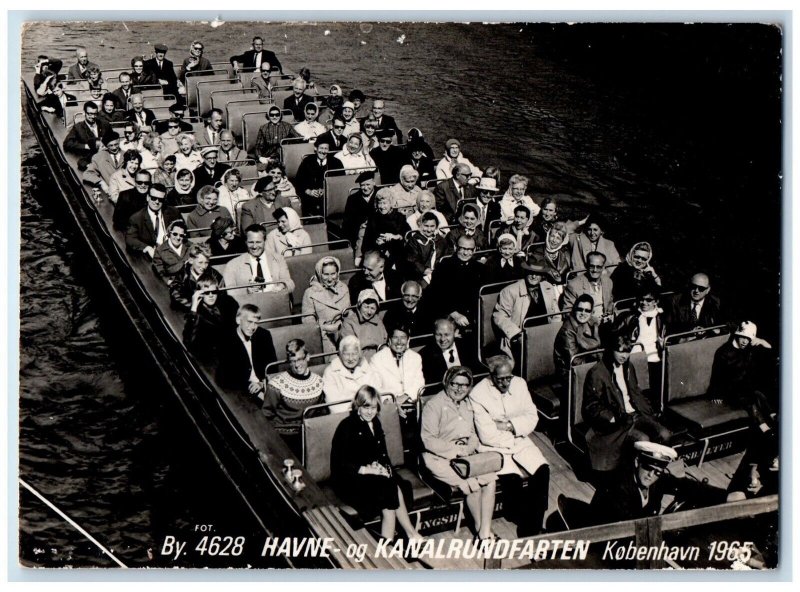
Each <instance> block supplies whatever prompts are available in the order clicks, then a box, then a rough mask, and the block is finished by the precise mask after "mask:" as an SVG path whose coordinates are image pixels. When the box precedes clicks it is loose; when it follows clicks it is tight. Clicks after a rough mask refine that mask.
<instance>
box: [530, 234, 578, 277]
mask: <svg viewBox="0 0 800 592" xmlns="http://www.w3.org/2000/svg"><path fill="white" fill-rule="evenodd" d="M528 264H529V265H532V266H534V267H537V268H538V269H540V270H541V271H542V272H543V273H544V274H545V277H546V278H547V281H549V282H550V283H551V284H553V286H555V288H556V289H557V290H559V292H562V291H563V289H564V285H565V284H566V283H567V272H569V266H570V252H569V233H568V232H567V225H566V224H565V223H564V222H554V223H553V224H552V226H550V230H548V231H547V236H546V237H545V239H544V244H542V245H536V246H535V247H533V248H532V249H530V251H528Z"/></svg>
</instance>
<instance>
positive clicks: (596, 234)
mask: <svg viewBox="0 0 800 592" xmlns="http://www.w3.org/2000/svg"><path fill="white" fill-rule="evenodd" d="M605 228H606V222H605V220H604V219H602V218H601V217H600V216H599V215H597V214H589V215H588V216H587V217H586V218H585V219H584V221H583V223H582V225H581V227H580V229H579V233H577V234H575V238H574V239H573V241H572V269H573V271H582V270H584V269H586V255H588V254H589V253H591V252H592V251H597V252H599V253H602V254H603V255H605V256H606V268H608V267H612V266H616V265H618V264H619V262H620V257H619V252H618V251H617V247H616V245H615V244H614V242H613V241H611V240H609V239H607V238H605V237H604V236H603V234H604V231H605Z"/></svg>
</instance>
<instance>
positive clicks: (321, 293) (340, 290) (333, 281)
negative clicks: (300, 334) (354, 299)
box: [302, 256, 350, 351]
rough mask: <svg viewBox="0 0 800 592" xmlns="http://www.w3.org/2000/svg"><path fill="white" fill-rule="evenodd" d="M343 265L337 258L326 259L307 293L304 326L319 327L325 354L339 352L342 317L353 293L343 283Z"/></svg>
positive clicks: (319, 262)
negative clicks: (313, 324)
mask: <svg viewBox="0 0 800 592" xmlns="http://www.w3.org/2000/svg"><path fill="white" fill-rule="evenodd" d="M341 269H342V264H341V263H340V262H339V259H337V258H336V257H331V256H325V257H322V258H321V259H320V260H319V261H317V264H316V265H315V266H314V277H313V278H311V282H310V283H309V286H308V288H306V291H305V292H304V293H303V308H302V312H303V314H304V315H312V314H313V315H314V317H315V318H311V317H309V316H304V317H303V322H304V323H315V322H316V323H319V328H320V331H322V334H323V336H324V337H325V339H323V346H324V349H325V351H335V348H336V344H337V343H338V341H339V330H340V329H341V327H342V314H343V313H344V311H345V310H346V309H347V307H348V306H350V291H349V290H348V289H347V285H346V284H345V283H344V282H342V281H341V280H340V279H339V272H340V271H341Z"/></svg>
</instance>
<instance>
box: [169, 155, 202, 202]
mask: <svg viewBox="0 0 800 592" xmlns="http://www.w3.org/2000/svg"><path fill="white" fill-rule="evenodd" d="M175 162H177V158H176V159H175ZM175 170H176V171H177V172H176V173H175V186H174V187H173V188H172V189H170V190H169V193H167V202H166V203H167V204H168V205H171V206H189V205H192V206H193V205H195V204H196V203H197V190H198V189H199V187H195V183H194V173H193V172H192V171H190V170H189V169H187V168H183V169H178V168H176V169H175Z"/></svg>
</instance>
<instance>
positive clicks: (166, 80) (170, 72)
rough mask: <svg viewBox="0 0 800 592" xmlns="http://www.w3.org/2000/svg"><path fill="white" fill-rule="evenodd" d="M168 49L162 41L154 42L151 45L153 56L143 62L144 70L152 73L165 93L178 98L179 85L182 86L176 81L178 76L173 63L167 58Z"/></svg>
mask: <svg viewBox="0 0 800 592" xmlns="http://www.w3.org/2000/svg"><path fill="white" fill-rule="evenodd" d="M168 49H169V48H168V47H167V46H166V45H164V44H163V43H156V44H155V45H154V46H153V57H152V58H151V59H149V60H146V61H145V62H144V69H145V71H146V72H150V73H151V74H153V77H154V78H155V79H156V80H157V81H158V83H159V84H160V85H161V88H162V90H163V91H164V94H165V95H172V96H173V97H176V98H179V97H180V92H179V87H183V84H181V83H179V82H178V76H177V75H176V74H175V64H173V63H172V62H171V61H170V60H168V59H167V50H168ZM184 92H185V91H184Z"/></svg>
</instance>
